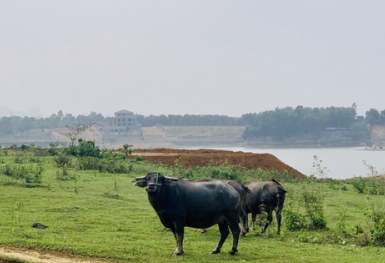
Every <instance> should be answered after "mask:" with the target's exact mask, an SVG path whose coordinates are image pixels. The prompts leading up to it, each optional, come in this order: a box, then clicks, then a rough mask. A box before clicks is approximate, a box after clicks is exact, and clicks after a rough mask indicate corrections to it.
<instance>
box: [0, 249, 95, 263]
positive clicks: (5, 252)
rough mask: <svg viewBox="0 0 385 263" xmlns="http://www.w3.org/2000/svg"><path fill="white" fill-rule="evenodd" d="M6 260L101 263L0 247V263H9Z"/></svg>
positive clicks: (51, 262)
mask: <svg viewBox="0 0 385 263" xmlns="http://www.w3.org/2000/svg"><path fill="white" fill-rule="evenodd" d="M6 258H13V259H21V260H25V261H28V262H33V263H102V262H101V261H90V260H85V259H79V258H68V257H62V256H58V255H53V254H49V253H45V252H38V251H35V250H29V249H22V248H11V247H0V263H6V262H9V261H7V260H6Z"/></svg>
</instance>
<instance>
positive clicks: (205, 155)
mask: <svg viewBox="0 0 385 263" xmlns="http://www.w3.org/2000/svg"><path fill="white" fill-rule="evenodd" d="M132 155H133V156H142V158H143V160H145V161H149V162H156V163H162V164H164V165H167V166H169V167H172V166H174V165H175V161H176V160H178V163H179V165H180V166H182V167H183V168H189V167H194V166H206V165H209V164H212V165H221V164H224V163H227V164H231V165H236V166H241V167H244V168H246V169H257V168H261V169H265V170H276V171H280V172H284V171H287V172H288V173H292V174H297V175H298V176H299V177H301V178H306V176H305V175H304V174H302V173H301V172H299V171H297V170H296V169H294V168H292V167H290V166H289V165H287V164H285V163H283V162H282V161H280V160H279V159H278V158H277V157H275V156H274V155H272V154H267V153H264V154H257V153H248V152H240V151H239V152H233V151H225V150H207V149H200V150H179V149H166V148H160V149H138V150H135V151H134V152H133V153H132Z"/></svg>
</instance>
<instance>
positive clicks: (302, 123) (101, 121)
mask: <svg viewBox="0 0 385 263" xmlns="http://www.w3.org/2000/svg"><path fill="white" fill-rule="evenodd" d="M108 118H110V117H104V116H103V115H102V114H100V113H96V112H91V113H90V114H89V115H78V116H74V115H72V114H64V113H63V112H62V111H59V112H58V113H57V114H52V115H51V116H50V117H47V118H33V117H19V116H12V117H2V118H0V135H2V136H9V135H14V134H17V133H19V132H24V131H27V130H31V129H54V128H65V127H68V126H74V125H76V124H79V123H82V124H86V123H91V122H92V123H95V125H96V126H104V125H105V124H106V123H107V119H108ZM136 119H137V122H138V124H139V125H141V126H142V127H149V126H155V125H162V126H246V129H245V132H244V134H243V138H244V139H245V140H250V139H258V138H264V137H271V138H273V139H276V140H280V139H283V138H289V137H292V136H302V135H306V134H318V133H320V132H322V131H324V130H325V129H327V128H335V129H349V130H351V131H352V136H353V137H354V138H355V139H357V140H361V139H365V138H368V136H370V134H369V131H370V130H369V129H368V127H371V126H373V125H385V110H382V111H381V112H380V111H378V110H377V109H373V108H372V109H370V110H368V111H367V112H366V113H365V116H358V115H357V111H356V105H355V104H353V105H352V106H351V107H326V108H317V107H316V108H310V107H303V106H300V105H299V106H297V107H295V108H293V107H285V108H275V109H274V110H270V111H264V112H260V113H248V114H243V115H242V116H241V117H230V116H226V115H193V114H185V115H158V116H156V115H149V116H144V115H140V114H137V115H136Z"/></svg>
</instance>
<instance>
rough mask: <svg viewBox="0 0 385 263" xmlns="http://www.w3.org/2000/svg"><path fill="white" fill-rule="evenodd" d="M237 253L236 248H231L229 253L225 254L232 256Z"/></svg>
mask: <svg viewBox="0 0 385 263" xmlns="http://www.w3.org/2000/svg"><path fill="white" fill-rule="evenodd" d="M237 252H238V250H237V249H236V248H232V249H231V250H230V251H229V253H227V254H229V255H230V256H234V255H235V253H237Z"/></svg>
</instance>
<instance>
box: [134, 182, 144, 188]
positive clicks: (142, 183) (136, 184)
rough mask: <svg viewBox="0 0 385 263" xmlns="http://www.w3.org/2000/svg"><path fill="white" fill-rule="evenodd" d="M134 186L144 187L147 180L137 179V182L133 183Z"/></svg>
mask: <svg viewBox="0 0 385 263" xmlns="http://www.w3.org/2000/svg"><path fill="white" fill-rule="evenodd" d="M134 186H138V187H146V186H147V182H146V181H138V182H136V183H134Z"/></svg>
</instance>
